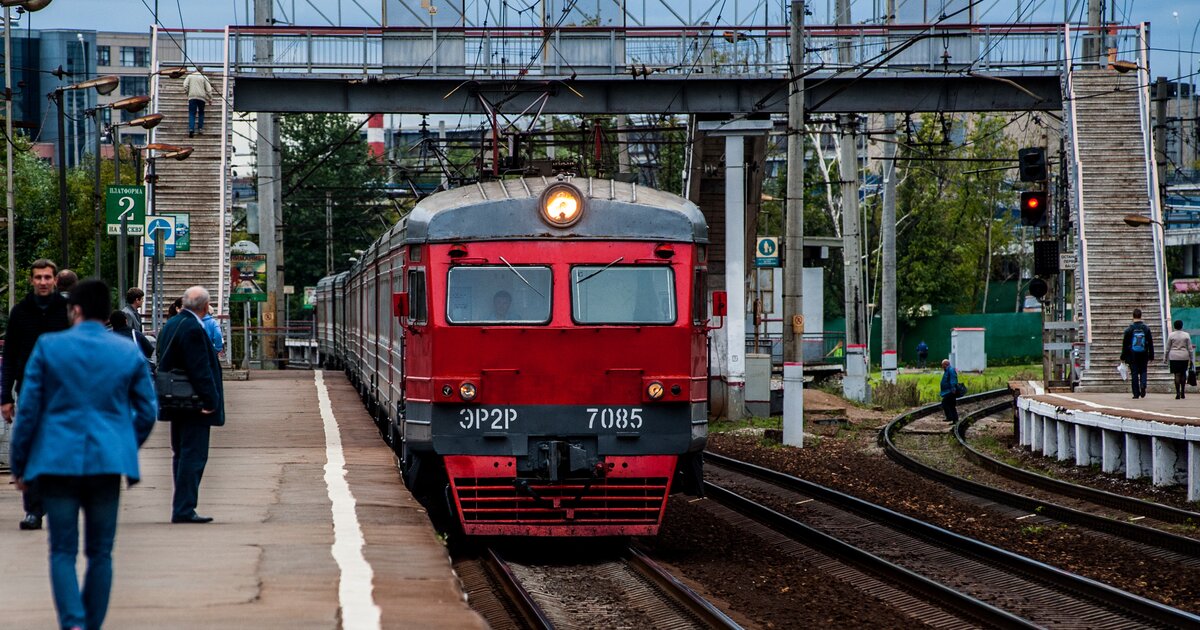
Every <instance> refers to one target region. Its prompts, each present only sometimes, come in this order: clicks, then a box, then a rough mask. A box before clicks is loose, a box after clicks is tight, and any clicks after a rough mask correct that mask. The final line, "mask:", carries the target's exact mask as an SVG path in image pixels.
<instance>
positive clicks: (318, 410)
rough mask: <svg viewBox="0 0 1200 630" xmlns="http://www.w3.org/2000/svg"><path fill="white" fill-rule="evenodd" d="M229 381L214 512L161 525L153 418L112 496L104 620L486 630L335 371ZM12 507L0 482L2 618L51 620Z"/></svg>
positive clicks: (164, 463) (159, 437)
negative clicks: (136, 479)
mask: <svg viewBox="0 0 1200 630" xmlns="http://www.w3.org/2000/svg"><path fill="white" fill-rule="evenodd" d="M318 375H319V376H318ZM322 386H323V388H324V391H325V392H327V393H326V394H325V398H324V400H325V401H326V404H324V405H322V397H321V395H320V392H321V390H322ZM225 391H226V396H227V398H228V401H227V404H226V411H227V418H228V419H227V422H226V426H224V427H221V428H217V429H214V430H213V432H212V445H211V449H210V451H209V460H208V467H207V469H206V470H205V474H204V482H203V483H202V484H201V486H200V508H199V510H198V511H199V512H200V513H201V514H204V515H207V516H212V517H214V518H215V519H216V520H215V521H214V522H213V523H210V524H207V525H190V524H186V525H185V524H180V525H172V524H170V523H169V521H170V516H171V513H170V508H171V492H172V483H171V447H170V430H169V429H170V427H169V426H168V425H166V424H164V423H160V424H159V425H158V426H157V427H156V428H155V430H154V433H153V434H152V435H151V436H150V439H149V441H147V443H146V445H145V447H144V448H143V449H142V451H141V468H142V482H141V483H140V484H138V485H136V486H134V487H133V488H130V489H124V490H123V493H122V495H121V512H120V517H119V525H118V529H117V538H116V545H115V549H114V554H113V563H114V579H113V590H112V600H111V605H110V608H109V614H108V619H107V622H106V625H107V626H110V627H113V628H169V627H177V628H255V627H257V628H274V627H289V628H330V629H331V630H332V629H334V628H339V627H343V626H344V627H351V625H353V627H371V628H388V627H393V628H395V627H422V628H482V627H484V625H485V624H484V622H483V621H482V620H481V619H480V618H479V617H478V615H476V614H475V613H474V612H473V611H472V610H471V609H470V608H469V607H468V606H467V604H466V603H465V602H464V599H463V594H462V592H461V590H460V588H459V584H458V580H457V578H455V577H454V574H453V573H452V572H451V567H450V560H449V557H448V555H447V553H446V550H445V548H444V547H443V546H442V545H441V544H440V542H439V541H438V540H437V537H436V535H435V532H434V531H433V529H432V527H431V526H430V524H429V521H428V518H427V516H426V515H425V512H424V510H423V509H422V508H421V507H420V505H419V504H417V502H416V501H415V500H414V499H413V498H412V496H411V495H410V494H409V492H408V490H407V489H405V487H404V485H403V483H402V482H401V480H400V476H399V474H397V472H396V467H395V463H394V459H393V456H392V452H391V450H390V449H389V448H388V447H387V446H386V445H385V444H384V443H383V442H382V441H381V440H380V439H379V434H378V432H377V430H376V429H375V426H374V425H373V424H372V422H371V420H370V418H369V417H368V416H367V415H366V412H365V411H364V410H363V407H362V403H361V402H360V401H359V399H358V395H357V394H356V393H355V391H354V389H353V388H352V387H351V386H350V385H349V383H348V382H347V381H346V379H345V377H344V376H343V375H342V374H341V373H339V372H312V371H300V370H289V371H271V372H253V373H252V374H251V375H250V378H249V380H248V381H227V382H226V384H225ZM323 408H324V411H325V412H326V413H323ZM335 428H336V434H334V433H333V429H335ZM335 435H336V438H338V439H335ZM339 454H340V456H341V457H343V458H344V464H343V463H341V462H339V461H338V456H339ZM327 465H331V466H332V467H331V469H330V470H329V471H327V470H326V468H327ZM343 469H344V471H345V475H344V476H343V475H342V474H341V470H343ZM327 475H328V476H329V478H328V481H327ZM343 479H344V483H342V482H341V481H342V480H343ZM335 513H336V514H337V519H336V523H335V519H334V515H335ZM21 516H22V511H21V496H20V494H19V493H18V492H17V491H16V490H15V489H14V487H13V486H12V485H11V484H3V485H0V558H4V567H5V568H4V588H2V589H0V610H3V611H4V620H3V622H0V625H4V626H5V627H11V628H45V627H50V626H52V625H54V623H55V621H56V617H55V613H54V603H53V600H52V596H51V591H50V580H49V577H48V566H47V561H46V555H47V545H46V531H45V530H42V531H34V532H28V531H19V530H18V529H17V521H19V520H20V518H21ZM359 539H361V541H362V542H361V544H360V543H359V542H357V541H358V540H359ZM335 543H336V544H335ZM81 552H82V549H81ZM80 555H81V556H82V555H83V554H82V553H81V554H80ZM81 563H82V557H81ZM368 571H369V573H368ZM366 575H369V577H364V576H366ZM352 617H353V618H355V619H357V620H359V621H361V620H364V619H365V620H366V621H367V624H366V625H359V624H357V623H355V624H350V623H348V621H349V619H350V618H352ZM343 620H345V621H343ZM375 620H377V621H375Z"/></svg>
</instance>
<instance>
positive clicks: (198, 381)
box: [158, 287, 225, 523]
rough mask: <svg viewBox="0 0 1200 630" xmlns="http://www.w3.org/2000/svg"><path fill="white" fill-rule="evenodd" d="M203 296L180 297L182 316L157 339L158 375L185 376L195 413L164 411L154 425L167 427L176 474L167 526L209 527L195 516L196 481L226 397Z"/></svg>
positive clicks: (194, 292) (198, 292)
mask: <svg viewBox="0 0 1200 630" xmlns="http://www.w3.org/2000/svg"><path fill="white" fill-rule="evenodd" d="M208 301H209V298H208V291H207V290H206V289H205V288H204V287H192V288H190V289H188V290H187V292H185V293H184V294H183V310H181V311H179V313H178V314H177V315H175V316H174V317H172V318H171V319H170V320H168V321H167V323H166V325H165V326H163V329H162V334H160V335H159V337H158V371H159V374H162V373H163V372H169V371H171V370H176V369H181V370H183V371H184V372H185V373H186V374H187V380H188V382H189V383H191V385H192V389H193V390H194V391H195V392H196V395H197V396H199V397H200V408H199V409H163V410H162V412H161V414H160V415H159V420H162V421H165V422H170V423H171V451H172V452H173V453H174V457H173V458H172V460H171V470H172V472H173V473H174V474H175V497H174V499H173V501H172V506H171V522H172V523H209V522H212V517H208V516H200V515H198V514H196V505H197V503H198V502H199V496H200V480H201V478H202V477H204V467H205V465H206V464H207V463H208V440H209V430H210V429H211V428H212V427H219V426H222V425H224V424H225V391H224V387H223V384H222V382H221V363H220V361H219V360H218V359H217V351H216V349H214V348H213V345H212V342H211V341H210V340H209V338H208V333H207V332H205V331H204V323H203V320H202V318H203V317H204V314H205V313H207V312H208Z"/></svg>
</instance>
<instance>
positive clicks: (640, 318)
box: [571, 265, 675, 324]
mask: <svg viewBox="0 0 1200 630" xmlns="http://www.w3.org/2000/svg"><path fill="white" fill-rule="evenodd" d="M571 314H572V317H573V318H574V319H575V322H576V323H579V324H673V323H675V273H674V272H673V271H672V270H671V268H670V267H628V266H626V267H613V266H602V265H598V266H590V265H589V266H580V267H573V268H572V269H571Z"/></svg>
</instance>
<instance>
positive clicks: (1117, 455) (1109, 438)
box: [1100, 429, 1125, 474]
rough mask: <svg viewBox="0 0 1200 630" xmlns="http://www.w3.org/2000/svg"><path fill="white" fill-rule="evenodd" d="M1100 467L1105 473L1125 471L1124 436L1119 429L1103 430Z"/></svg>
mask: <svg viewBox="0 0 1200 630" xmlns="http://www.w3.org/2000/svg"><path fill="white" fill-rule="evenodd" d="M1102 434H1103V436H1102V437H1103V439H1102V445H1101V450H1102V453H1101V462H1100V469H1101V470H1103V471H1104V472H1106V473H1114V474H1119V473H1123V472H1125V438H1124V435H1123V434H1122V433H1121V432H1119V431H1110V430H1107V429H1105V430H1103V431H1102Z"/></svg>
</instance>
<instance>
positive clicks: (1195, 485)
mask: <svg viewBox="0 0 1200 630" xmlns="http://www.w3.org/2000/svg"><path fill="white" fill-rule="evenodd" d="M1187 452H1188V454H1187V459H1188V464H1187V500H1188V501H1200V442H1188V443H1187Z"/></svg>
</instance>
